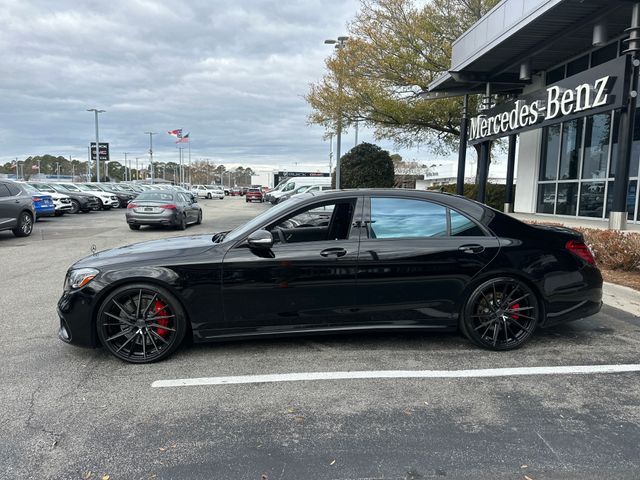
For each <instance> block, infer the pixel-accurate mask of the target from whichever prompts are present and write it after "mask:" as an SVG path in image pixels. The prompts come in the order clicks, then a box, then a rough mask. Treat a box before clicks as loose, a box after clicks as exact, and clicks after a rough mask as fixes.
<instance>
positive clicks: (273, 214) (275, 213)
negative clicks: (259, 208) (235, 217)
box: [224, 195, 307, 240]
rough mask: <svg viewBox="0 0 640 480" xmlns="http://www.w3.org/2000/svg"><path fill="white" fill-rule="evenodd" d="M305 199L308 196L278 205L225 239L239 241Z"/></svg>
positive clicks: (233, 231)
mask: <svg viewBox="0 0 640 480" xmlns="http://www.w3.org/2000/svg"><path fill="white" fill-rule="evenodd" d="M305 198H307V196H306V195H301V196H300V197H298V198H297V199H295V200H290V201H289V200H287V201H286V202H285V203H279V204H277V205H276V206H275V207H272V208H270V209H269V210H266V211H264V212H262V213H261V214H260V215H258V216H257V217H254V218H253V219H252V220H249V221H248V222H247V223H245V224H244V225H240V226H239V227H238V228H235V229H234V230H231V232H229V234H228V235H226V236H225V238H224V239H225V240H237V239H239V238H241V237H243V236H244V235H246V234H248V233H250V232H252V231H253V230H255V229H256V228H257V227H258V226H260V225H261V224H263V223H265V224H266V223H269V220H270V219H272V218H275V217H277V216H278V215H280V213H281V212H282V211H284V210H287V209H288V208H289V207H291V205H293V204H295V203H298V202H300V201H302V200H303V199H305Z"/></svg>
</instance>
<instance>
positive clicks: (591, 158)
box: [582, 113, 611, 179]
mask: <svg viewBox="0 0 640 480" xmlns="http://www.w3.org/2000/svg"><path fill="white" fill-rule="evenodd" d="M610 134H611V114H609V113H606V114H602V115H594V116H593V117H588V118H587V126H586V129H585V134H584V160H583V161H582V178H583V179H588V178H593V179H596V178H606V177H607V161H608V159H609V137H610Z"/></svg>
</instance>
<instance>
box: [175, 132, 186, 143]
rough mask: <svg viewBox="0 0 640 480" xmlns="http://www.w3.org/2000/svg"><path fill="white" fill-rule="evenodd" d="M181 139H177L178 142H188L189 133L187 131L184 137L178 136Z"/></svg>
mask: <svg viewBox="0 0 640 480" xmlns="http://www.w3.org/2000/svg"><path fill="white" fill-rule="evenodd" d="M178 138H179V140H176V143H187V142H189V134H188V133H187V134H186V135H185V136H184V137H178Z"/></svg>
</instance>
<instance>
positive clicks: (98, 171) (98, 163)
mask: <svg viewBox="0 0 640 480" xmlns="http://www.w3.org/2000/svg"><path fill="white" fill-rule="evenodd" d="M87 112H93V113H95V115H96V180H97V181H98V183H100V135H99V134H98V114H99V113H104V112H106V110H98V109H97V108H88V109H87ZM38 173H40V172H38Z"/></svg>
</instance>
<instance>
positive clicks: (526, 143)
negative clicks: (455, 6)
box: [425, 0, 640, 229]
mask: <svg viewBox="0 0 640 480" xmlns="http://www.w3.org/2000/svg"><path fill="white" fill-rule="evenodd" d="M639 53H640V2H636V1H628V0H503V1H501V2H500V3H498V4H497V5H496V6H495V7H494V8H493V9H492V10H491V11H489V12H488V13H487V14H486V15H485V16H484V17H482V18H481V19H480V20H479V21H478V22H477V23H476V24H474V25H473V26H472V27H471V28H470V29H469V30H468V31H466V32H465V33H464V34H463V35H462V36H461V37H460V38H458V39H457V40H456V41H455V42H454V44H453V46H452V54H451V68H450V70H449V71H448V72H446V73H445V74H444V75H442V76H440V77H439V78H437V79H436V80H435V81H434V82H433V83H432V84H431V85H430V87H429V92H428V93H427V94H426V95H425V96H426V97H427V98H446V97H454V96H461V97H463V98H464V99H465V102H464V104H465V106H466V105H468V102H469V100H470V99H475V98H480V99H481V100H480V103H481V106H480V110H479V111H478V112H477V114H476V115H475V116H469V115H467V114H466V107H465V115H463V119H462V125H461V132H462V135H461V142H460V144H461V147H460V151H459V164H458V170H457V180H458V188H459V191H461V188H462V184H463V179H464V176H465V167H466V151H467V147H468V146H475V147H476V148H477V151H478V152H479V159H478V177H479V188H478V195H479V199H480V200H484V186H483V185H485V184H486V180H487V178H488V174H489V172H488V166H489V161H490V156H491V151H492V148H491V145H492V142H493V141H494V140H496V139H499V138H505V139H508V144H509V148H508V156H507V195H506V198H505V209H506V210H507V211H515V212H520V213H525V214H536V215H540V216H545V215H547V216H554V217H564V218H567V217H568V218H572V219H574V220H578V219H582V218H588V219H592V220H593V219H597V220H599V221H601V222H602V224H603V225H604V226H607V225H608V226H609V227H610V228H614V229H625V228H627V225H628V224H637V223H640V212H639V211H638V210H639V207H638V204H639V196H638V169H639V163H640V116H639V115H638V114H636V97H637V83H638V82H637V78H638V65H639V64H640V61H638V55H639ZM516 145H517V148H516ZM516 155H517V172H516V171H515V170H514V169H515V165H516V161H515V160H516ZM514 176H517V179H518V180H517V188H516V189H515V193H514V189H513V178H514ZM629 226H630V225H629Z"/></svg>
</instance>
